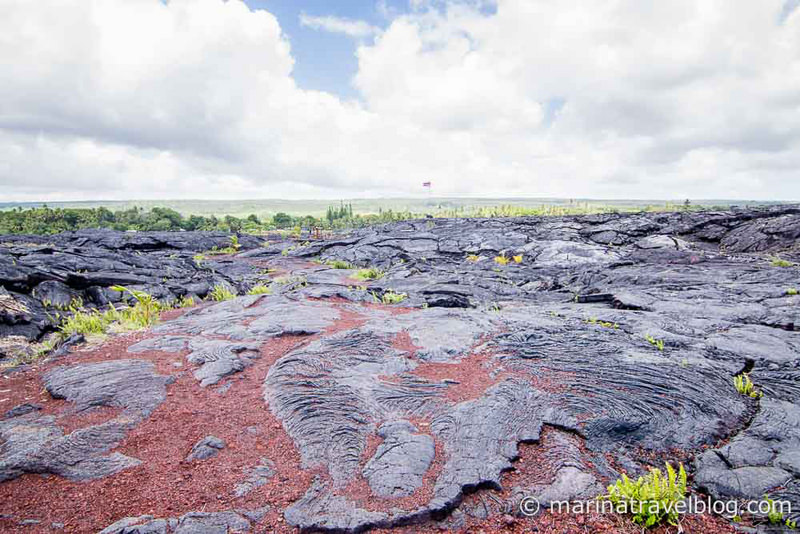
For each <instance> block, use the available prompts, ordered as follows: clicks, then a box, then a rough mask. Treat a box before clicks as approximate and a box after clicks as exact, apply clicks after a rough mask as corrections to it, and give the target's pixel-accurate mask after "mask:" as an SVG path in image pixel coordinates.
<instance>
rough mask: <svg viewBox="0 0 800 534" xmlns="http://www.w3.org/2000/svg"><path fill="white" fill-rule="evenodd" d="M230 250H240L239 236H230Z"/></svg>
mask: <svg viewBox="0 0 800 534" xmlns="http://www.w3.org/2000/svg"><path fill="white" fill-rule="evenodd" d="M231 248H232V249H233V250H239V249H240V248H242V245H240V244H239V236H238V235H232V236H231Z"/></svg>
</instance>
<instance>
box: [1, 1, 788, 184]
mask: <svg viewBox="0 0 800 534" xmlns="http://www.w3.org/2000/svg"><path fill="white" fill-rule="evenodd" d="M0 13H2V15H1V16H0V200H58V199H143V198H210V199H214V198H278V197H283V198H342V197H351V196H409V195H419V194H421V193H422V188H421V184H422V182H424V181H432V182H433V186H434V193H435V194H438V195H442V196H444V195H447V196H511V195H519V196H535V197H545V196H547V197H570V198H572V197H593V198H647V199H658V198H662V199H676V198H677V199H682V198H686V197H691V198H729V199H781V200H789V199H800V0H758V1H754V0H670V1H667V2H643V1H641V0H593V1H591V2H564V1H561V0H379V1H373V0H358V1H356V0H346V1H345V0H342V1H336V2H333V1H330V0H308V1H306V0H245V1H242V0H227V1H224V0H169V1H164V0H37V1H32V0H0Z"/></svg>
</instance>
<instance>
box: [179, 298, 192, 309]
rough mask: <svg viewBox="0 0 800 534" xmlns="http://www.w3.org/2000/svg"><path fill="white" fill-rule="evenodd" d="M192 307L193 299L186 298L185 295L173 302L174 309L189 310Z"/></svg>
mask: <svg viewBox="0 0 800 534" xmlns="http://www.w3.org/2000/svg"><path fill="white" fill-rule="evenodd" d="M193 306H194V298H193V297H187V296H186V295H181V296H180V297H178V300H176V301H175V307H176V308H191V307H193Z"/></svg>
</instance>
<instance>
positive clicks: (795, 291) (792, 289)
mask: <svg viewBox="0 0 800 534" xmlns="http://www.w3.org/2000/svg"><path fill="white" fill-rule="evenodd" d="M786 294H787V295H790V296H794V295H797V294H798V291H797V289H795V288H793V287H792V288H789V289H787V290H786Z"/></svg>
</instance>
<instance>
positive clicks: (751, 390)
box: [733, 373, 764, 399]
mask: <svg viewBox="0 0 800 534" xmlns="http://www.w3.org/2000/svg"><path fill="white" fill-rule="evenodd" d="M733 385H734V387H735V388H736V391H738V392H739V393H741V394H742V395H745V396H746V397H750V398H753V399H757V398H759V397H763V396H764V393H763V392H761V391H759V390H757V389H756V385H755V384H753V381H752V380H750V375H749V374H747V373H742V374H740V375H737V376H734V377H733Z"/></svg>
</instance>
